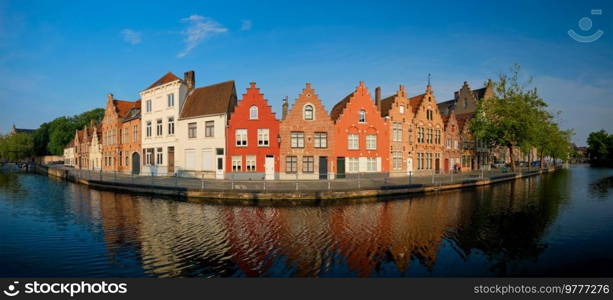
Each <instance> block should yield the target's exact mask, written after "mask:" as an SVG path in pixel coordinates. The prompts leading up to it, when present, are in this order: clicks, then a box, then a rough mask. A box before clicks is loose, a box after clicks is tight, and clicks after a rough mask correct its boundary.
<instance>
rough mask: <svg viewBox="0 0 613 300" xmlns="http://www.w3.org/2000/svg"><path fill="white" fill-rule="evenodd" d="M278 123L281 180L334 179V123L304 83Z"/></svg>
mask: <svg viewBox="0 0 613 300" xmlns="http://www.w3.org/2000/svg"><path fill="white" fill-rule="evenodd" d="M287 106H288V103H287V100H286V102H284V103H283V117H282V120H281V123H280V129H279V132H280V134H279V135H280V137H281V151H280V155H281V161H280V162H281V167H280V170H281V173H280V177H281V179H286V178H287V179H295V178H298V179H326V178H334V172H335V168H334V166H335V161H334V141H335V135H334V123H333V122H332V120H331V119H330V116H329V115H328V112H327V111H326V109H325V107H324V106H323V104H322V103H321V101H320V100H319V98H318V97H317V94H315V90H313V89H312V88H311V84H310V83H307V84H306V87H305V88H304V89H303V90H302V93H301V94H300V95H299V96H298V98H297V99H296V102H295V103H294V105H292V108H291V109H290V110H289V111H287V109H288V107H287Z"/></svg>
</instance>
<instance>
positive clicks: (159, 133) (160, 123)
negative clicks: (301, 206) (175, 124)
mask: <svg viewBox="0 0 613 300" xmlns="http://www.w3.org/2000/svg"><path fill="white" fill-rule="evenodd" d="M156 123H157V125H156V129H157V131H156V135H157V136H162V134H163V128H162V119H159V120H157V122H156Z"/></svg>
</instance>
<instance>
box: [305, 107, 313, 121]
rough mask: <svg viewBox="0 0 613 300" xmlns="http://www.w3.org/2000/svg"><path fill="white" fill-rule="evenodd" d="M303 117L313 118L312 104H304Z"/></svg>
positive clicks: (306, 118)
mask: <svg viewBox="0 0 613 300" xmlns="http://www.w3.org/2000/svg"><path fill="white" fill-rule="evenodd" d="M304 119H305V120H313V106H312V105H310V104H307V105H305V106H304Z"/></svg>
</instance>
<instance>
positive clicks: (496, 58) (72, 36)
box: [0, 0, 613, 145]
mask: <svg viewBox="0 0 613 300" xmlns="http://www.w3.org/2000/svg"><path fill="white" fill-rule="evenodd" d="M594 9H599V10H600V12H601V13H600V14H598V13H597V12H596V13H595V14H592V10H594ZM611 16H613V2H611V1H568V2H564V1H505V2H501V1H483V2H476V1H475V2H473V1H448V2H447V1H383V0H380V1H357V0H353V1H332V0H328V1H210V2H209V1H168V2H163V1H97V2H94V1H25V0H23V1H7V0H0V133H6V132H8V131H9V130H10V129H11V127H12V126H13V124H15V125H16V126H17V127H18V128H37V127H38V126H39V125H40V124H41V123H43V122H47V121H51V120H53V119H54V118H56V117H59V116H64V115H75V114H79V113H81V112H83V111H86V110H90V109H93V108H97V107H103V106H104V105H105V101H106V94H108V93H113V94H114V95H115V98H116V99H123V100H136V99H138V98H139V95H138V93H139V92H140V91H142V90H143V89H145V88H146V87H147V86H148V85H150V84H151V83H153V82H154V81H156V80H157V79H158V78H159V77H161V76H162V75H164V74H165V73H166V72H169V71H170V72H173V73H175V74H176V75H178V76H179V77H182V76H183V73H184V72H185V71H188V70H194V71H195V72H196V86H205V85H209V84H214V83H217V82H222V81H226V80H235V82H236V86H237V93H238V94H239V98H240V95H242V94H243V93H244V92H245V89H246V88H247V87H248V86H249V82H252V81H253V82H256V83H257V86H258V87H259V88H260V91H261V92H262V93H264V95H265V97H266V98H267V99H268V100H269V102H270V104H271V105H272V106H273V109H274V111H276V112H277V116H278V117H280V111H281V103H282V99H283V97H285V96H289V99H290V103H292V102H293V100H294V99H296V97H297V96H298V94H299V93H300V92H301V90H302V88H304V85H305V83H306V82H310V83H312V85H313V88H315V89H316V91H317V94H318V95H319V97H320V99H322V101H323V103H324V105H325V106H326V108H327V109H328V111H329V110H330V109H331V108H332V106H333V105H334V104H335V103H336V102H338V101H339V100H340V99H342V98H343V97H344V96H345V95H347V94H348V93H350V92H351V91H352V90H354V89H355V87H356V86H357V85H358V83H359V81H364V82H365V84H366V85H367V87H369V89H370V90H371V91H372V90H374V88H375V87H377V86H380V87H381V88H382V94H383V96H387V95H391V94H393V93H394V92H395V91H396V89H397V88H398V85H399V84H404V85H405V86H406V89H407V92H408V93H409V96H413V95H417V94H421V93H423V92H424V90H425V86H426V84H427V78H428V74H429V73H430V74H431V82H432V87H433V90H434V93H435V96H436V99H437V101H439V102H441V101H445V100H450V99H452V98H453V92H454V91H455V90H458V89H459V88H460V87H461V86H462V83H463V82H464V81H467V82H468V83H469V85H470V86H471V87H472V88H479V87H482V86H483V83H484V82H485V81H486V80H487V79H488V78H492V79H494V80H495V79H496V78H497V77H498V75H499V74H500V73H501V72H507V71H508V70H509V69H510V67H511V66H512V65H513V64H514V63H518V64H519V65H521V67H522V71H523V72H524V74H526V77H528V76H531V77H532V78H533V81H532V86H533V87H536V88H537V89H538V90H539V93H540V95H541V96H542V97H543V98H544V99H545V101H546V102H547V103H548V104H549V108H550V110H551V111H555V112H557V111H559V112H560V115H559V119H558V121H559V123H560V124H561V127H563V128H572V129H574V131H575V133H576V134H575V136H574V137H573V141H574V142H575V143H576V144H578V145H585V144H586V142H585V139H586V137H587V135H588V134H589V132H591V131H595V130H599V129H605V130H607V131H609V132H613V121H612V120H611V119H612V118H611V117H612V116H613V103H612V101H613V18H612V17H611ZM580 20H581V22H580ZM590 21H591V22H590ZM579 23H581V24H579ZM571 29H572V30H574V32H575V33H576V34H580V35H582V36H590V35H593V34H596V33H597V32H598V31H599V30H601V31H602V32H603V34H602V36H600V37H599V38H598V39H597V40H595V41H592V42H589V43H585V42H578V41H576V40H575V39H573V38H571V37H570V36H569V33H568V31H569V30H571ZM373 94H374V93H373Z"/></svg>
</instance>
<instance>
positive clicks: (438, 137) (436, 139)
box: [434, 129, 441, 145]
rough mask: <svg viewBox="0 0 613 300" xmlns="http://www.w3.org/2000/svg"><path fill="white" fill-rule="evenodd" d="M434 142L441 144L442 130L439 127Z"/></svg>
mask: <svg viewBox="0 0 613 300" xmlns="http://www.w3.org/2000/svg"><path fill="white" fill-rule="evenodd" d="M434 143H435V144H437V145H440V144H441V130H440V129H437V130H436V131H435V134H434Z"/></svg>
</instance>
